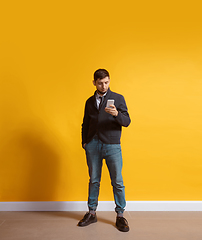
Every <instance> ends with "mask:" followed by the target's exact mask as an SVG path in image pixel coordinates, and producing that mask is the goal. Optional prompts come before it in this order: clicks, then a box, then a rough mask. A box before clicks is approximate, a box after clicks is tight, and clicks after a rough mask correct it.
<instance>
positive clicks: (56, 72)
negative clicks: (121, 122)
mask: <svg viewBox="0 0 202 240" xmlns="http://www.w3.org/2000/svg"><path fill="white" fill-rule="evenodd" d="M138 2H139V1H138ZM200 9H201V8H200V7H199V6H196V5H195V3H194V1H192V5H191V6H189V5H188V4H186V2H184V1H183V4H181V3H180V2H179V3H176V1H175V2H174V3H171V2H169V4H165V3H164V5H162V1H161V2H154V1H149V2H142V5H141V4H140V3H138V4H137V3H136V1H132V0H130V1H120V2H119V1H118V2H117V1H115V0H113V1H106V0H104V1H100V2H96V1H92V0H90V1H81V0H79V1H75V2H74V1H71V2H70V1H64V0H61V1H43V0H42V1H38V0H37V1H4V3H1V7H0V23H1V30H0V34H1V36H0V201H85V200H86V199H87V189H88V188H87V187H88V184H87V183H88V172H87V166H86V162H85V154H84V151H83V149H82V148H81V137H80V135H81V134H80V132H81V123H82V118H83V110H84V104H85V100H86V99H87V98H88V97H89V96H90V95H92V94H93V92H94V90H95V89H94V86H93V84H92V74H93V72H94V71H95V70H96V69H97V68H106V69H108V70H109V71H110V73H111V89H112V90H113V91H116V92H118V93H121V94H123V95H124V96H125V98H126V102H127V105H128V108H129V113H130V115H131V118H132V123H131V125H130V126H129V128H126V129H123V135H122V148H123V157H124V168H123V175H124V182H125V185H126V199H127V200H202V191H201V189H202V161H201V160H202V148H201V145H202V57H201V56H202V31H201V23H202V21H201V19H199V17H198V16H199V14H200V15H201V13H200ZM102 177H103V178H102V182H101V193H100V198H99V200H106V201H107V200H113V195H112V189H111V186H110V180H109V175H108V172H107V169H106V166H104V169H103V176H102Z"/></svg>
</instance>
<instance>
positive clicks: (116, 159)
mask: <svg viewBox="0 0 202 240" xmlns="http://www.w3.org/2000/svg"><path fill="white" fill-rule="evenodd" d="M93 84H94V86H95V87H96V91H95V93H94V95H93V96H91V97H90V98H89V99H88V100H87V101H86V105H85V113H84V118H83V124H82V147H83V148H84V149H85V151H86V158H87V165H88V170H89V176H90V180H89V193H88V208H89V212H87V213H86V214H85V215H84V217H83V219H82V220H81V221H79V223H78V226H81V227H83V226H87V225H89V224H91V223H94V222H97V216H96V208H97V205H98V195H99V188H100V179H101V170H102V161H103V159H105V160H106V164H107V167H108V170H109V173H110V178H111V183H112V186H113V193H114V199H115V204H116V208H115V211H116V213H117V218H116V226H117V228H118V229H119V230H120V231H123V232H127V231H129V226H128V222H127V220H126V219H125V218H124V217H123V212H124V208H125V206H126V201H125V187H124V185H123V179H122V173H121V172H122V153H121V145H120V138H121V129H122V126H124V127H127V126H128V125H129V124H130V117H129V114H128V110H127V106H126V103H125V100H124V97H123V96H122V95H120V94H117V93H115V92H112V91H111V90H110V88H109V84H110V76H109V72H108V71H107V70H105V69H98V70H96V71H95V73H94V81H93ZM108 100H113V101H114V104H113V105H110V106H109V107H106V104H107V101H108Z"/></svg>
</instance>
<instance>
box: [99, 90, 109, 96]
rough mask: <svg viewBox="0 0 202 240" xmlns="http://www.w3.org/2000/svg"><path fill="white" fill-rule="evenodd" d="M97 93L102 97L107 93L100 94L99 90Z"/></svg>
mask: <svg viewBox="0 0 202 240" xmlns="http://www.w3.org/2000/svg"><path fill="white" fill-rule="evenodd" d="M97 93H98V94H99V95H100V96H101V97H102V96H103V95H105V94H106V93H107V91H106V92H104V93H102V92H100V91H99V90H97Z"/></svg>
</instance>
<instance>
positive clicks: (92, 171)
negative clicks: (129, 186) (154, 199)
mask: <svg viewBox="0 0 202 240" xmlns="http://www.w3.org/2000/svg"><path fill="white" fill-rule="evenodd" d="M85 150H86V158H87V164H88V170H89V176H90V180H89V193H88V207H89V210H94V211H95V210H96V208H97V205H98V195H99V189H100V179H101V172H102V162H103V159H105V160H106V164H107V167H108V170H109V174H110V178H111V184H112V186H113V193H114V200H115V204H116V208H115V211H116V212H117V213H123V212H124V208H125V206H126V201H125V187H124V185H123V178H122V173H121V172H122V153H121V145H120V144H105V143H103V142H102V141H101V140H99V139H98V137H97V136H95V137H94V138H93V140H92V141H91V142H89V143H88V144H86V146H85Z"/></svg>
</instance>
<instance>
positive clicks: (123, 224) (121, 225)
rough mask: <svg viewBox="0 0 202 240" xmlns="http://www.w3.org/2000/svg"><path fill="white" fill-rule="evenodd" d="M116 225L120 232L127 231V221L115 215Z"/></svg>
mask: <svg viewBox="0 0 202 240" xmlns="http://www.w3.org/2000/svg"><path fill="white" fill-rule="evenodd" d="M116 227H117V228H118V230H119V231H121V232H128V231H129V226H128V222H127V220H126V219H125V218H124V217H117V218H116Z"/></svg>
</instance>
